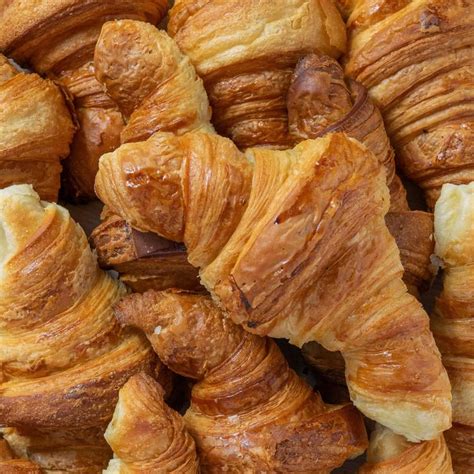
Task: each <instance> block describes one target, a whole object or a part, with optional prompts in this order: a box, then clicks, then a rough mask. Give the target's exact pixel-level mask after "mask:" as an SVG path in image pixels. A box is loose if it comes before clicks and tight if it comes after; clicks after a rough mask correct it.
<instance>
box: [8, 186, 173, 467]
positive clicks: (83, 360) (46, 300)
mask: <svg viewBox="0 0 474 474" xmlns="http://www.w3.org/2000/svg"><path fill="white" fill-rule="evenodd" d="M0 255H1V256H2V258H1V260H0V425H1V426H10V427H13V428H15V429H16V430H17V431H15V432H14V434H15V435H18V437H19V438H16V439H17V442H16V443H12V442H10V441H11V440H10V439H9V442H10V444H11V445H12V447H13V445H14V444H18V445H19V444H22V445H29V444H31V446H30V447H29V448H28V449H29V450H30V452H33V451H39V457H40V458H42V459H43V458H44V456H43V454H44V453H43V454H42V451H44V449H45V448H44V447H45V445H46V446H48V447H50V448H51V450H52V449H53V447H54V449H55V450H56V451H55V452H56V454H54V453H51V454H50V456H49V457H51V458H52V459H51V460H48V463H51V464H53V465H55V466H56V465H57V464H58V463H59V464H61V463H66V464H67V462H71V463H72V464H73V465H74V466H75V465H76V461H77V463H79V464H80V462H81V459H82V458H85V459H87V456H84V455H82V456H81V455H79V454H77V455H72V454H70V452H71V451H74V450H76V451H81V450H82V452H84V451H85V450H86V449H87V446H91V445H92V446H93V448H97V450H98V451H100V452H101V453H102V455H101V456H99V455H97V456H96V457H101V460H100V462H99V461H98V463H97V465H96V466H95V469H92V467H90V466H89V470H88V471H87V472H100V469H101V468H102V467H103V464H104V463H106V462H107V460H108V458H109V453H108V450H105V449H103V448H101V447H100V446H99V445H96V441H95V439H96V438H101V436H100V437H98V436H96V433H97V432H100V433H103V430H104V429H105V426H106V425H107V423H108V421H109V419H110V417H111V416H112V412H113V408H114V405H115V402H116V400H117V395H118V390H119V389H120V387H121V386H122V385H123V384H124V383H125V381H126V380H127V379H128V378H129V377H130V375H133V374H134V373H136V372H139V371H142V370H144V371H146V372H148V373H156V374H157V376H158V377H159V378H160V379H161V380H162V383H163V384H165V385H166V384H168V383H169V377H170V376H169V373H168V372H167V371H166V369H165V368H164V367H163V365H161V364H160V363H159V362H157V361H156V358H155V356H154V354H153V352H152V351H151V348H150V347H149V345H148V343H147V341H146V339H144V338H143V337H142V336H141V335H140V334H137V333H134V332H132V331H124V330H122V329H121V328H120V327H119V325H118V324H117V322H116V321H115V318H114V316H113V313H112V308H111V306H112V304H114V303H115V302H116V301H117V300H118V299H119V298H120V297H121V296H122V295H123V294H124V293H125V291H124V288H123V286H122V285H121V284H119V283H117V282H116V281H114V280H113V279H112V278H110V277H109V276H108V275H107V274H106V273H104V272H102V271H101V270H99V268H98V266H97V263H96V260H95V257H94V255H93V253H92V252H91V250H90V248H89V246H88V244H87V239H86V236H85V234H84V232H83V231H82V229H81V228H80V227H79V226H78V225H77V224H75V223H74V221H73V220H72V219H71V218H70V216H69V213H68V212H67V210H66V209H64V208H62V207H60V206H58V205H55V204H49V203H46V202H44V201H40V198H39V196H38V195H37V194H36V193H35V192H34V191H33V189H32V188H31V186H28V185H20V186H11V187H9V188H6V189H3V190H0ZM157 364H158V365H157ZM89 431H90V432H91V437H92V435H94V441H93V442H92V441H89V440H88V439H87V436H85V434H86V433H88V432H89ZM66 435H67V436H66ZM29 436H31V437H32V438H35V439H32V440H31V443H30V441H28V437H29ZM20 438H21V439H22V441H21V443H20V441H18V440H19V439H20ZM68 440H74V442H73V441H71V443H72V444H68V443H66V441H68ZM14 449H15V448H14ZM62 452H64V457H65V458H62V456H61V453H62ZM88 456H89V455H88ZM91 456H92V455H91ZM46 457H47V458H48V459H49V457H48V456H46ZM37 462H38V461H37ZM39 464H40V466H41V467H43V464H41V463H39Z"/></svg>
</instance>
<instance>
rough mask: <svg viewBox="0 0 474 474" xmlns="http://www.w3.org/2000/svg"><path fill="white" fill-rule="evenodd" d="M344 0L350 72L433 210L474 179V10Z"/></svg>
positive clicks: (462, 4) (427, 0)
mask: <svg viewBox="0 0 474 474" xmlns="http://www.w3.org/2000/svg"><path fill="white" fill-rule="evenodd" d="M338 1H339V3H340V6H341V9H342V10H343V12H345V14H346V16H347V27H348V32H349V49H348V54H347V63H346V73H347V74H348V75H349V76H351V77H353V78H354V79H356V80H357V81H359V82H361V83H362V84H363V85H364V86H366V87H367V88H368V89H369V91H370V94H371V96H372V98H373V99H374V100H375V102H376V104H377V105H378V106H379V107H380V109H381V111H382V114H383V116H384V119H385V125H386V127H387V132H388V134H389V136H390V138H391V140H392V143H393V145H394V146H395V148H396V151H397V155H398V158H399V165H400V167H401V168H402V169H403V171H404V173H405V174H406V175H407V176H408V177H409V178H411V179H412V180H414V181H415V182H416V183H417V184H418V185H419V186H421V188H423V190H424V191H425V196H426V199H427V202H428V204H429V205H430V206H433V205H434V203H435V201H436V199H437V197H438V196H439V193H440V190H441V186H442V185H443V184H444V183H456V184H462V183H469V182H471V181H474V167H473V163H474V161H473V160H474V158H473V156H474V148H473V146H474V101H473V97H474V47H473V46H474V35H473V33H472V21H473V17H474V4H473V3H472V2H471V1H464V0H455V1H453V2H445V1H444V0H416V1H400V2H375V3H374V2H373V1H369V0H338Z"/></svg>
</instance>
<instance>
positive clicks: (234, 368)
mask: <svg viewBox="0 0 474 474" xmlns="http://www.w3.org/2000/svg"><path fill="white" fill-rule="evenodd" d="M116 314H117V317H118V319H119V321H120V322H121V323H122V324H124V325H131V326H136V327H139V328H141V329H142V330H143V331H145V333H146V335H147V337H148V338H149V340H150V342H151V343H152V345H153V347H154V349H155V351H156V352H157V353H158V354H159V355H160V358H162V360H163V361H164V362H165V363H166V365H168V367H170V368H171V369H172V370H174V371H175V372H178V373H180V374H182V375H185V376H187V377H191V378H193V379H197V383H196V384H195V385H194V387H193V389H192V394H191V405H190V407H189V409H188V410H187V412H186V414H185V416H184V420H185V423H186V426H187V427H188V430H189V431H190V433H191V434H192V436H193V437H194V439H195V441H196V445H197V448H198V454H199V458H200V462H201V466H202V470H203V471H204V472H213V473H219V472H224V471H225V470H231V472H308V473H309V472H311V473H313V472H314V473H326V472H330V471H331V470H332V469H334V468H336V467H337V466H340V465H341V464H342V463H343V462H344V460H346V459H348V458H349V457H353V456H357V455H358V454H359V453H361V452H363V451H364V449H365V447H366V443H367V438H366V433H365V428H364V425H363V421H362V418H361V416H360V414H359V413H358V412H357V410H356V409H355V408H354V407H353V406H351V405H350V404H346V405H342V406H333V405H326V404H324V402H323V401H322V400H321V398H320V396H319V395H318V394H317V393H315V392H313V390H312V389H311V387H310V386H309V385H308V384H307V383H306V382H304V381H303V379H301V378H300V377H299V376H298V375H297V374H296V373H295V372H294V371H293V370H291V369H290V368H289V367H288V363H287V362H286V359H285V358H284V356H283V354H282V353H281V352H280V350H279V349H278V346H277V345H276V344H275V342H274V341H272V340H271V339H269V338H261V337H258V336H255V335H252V334H249V333H247V332H245V331H244V330H243V329H242V328H241V327H239V326H236V325H234V324H233V323H232V322H231V321H230V320H228V319H226V318H224V315H223V313H222V311H221V310H220V309H219V308H218V307H217V306H216V305H215V303H213V301H212V300H211V298H210V297H209V296H203V295H196V294H189V293H181V292H177V291H174V292H173V291H167V292H156V291H155V292H153V291H149V292H147V293H144V294H143V295H139V294H135V295H130V296H129V297H127V298H125V299H124V300H122V301H121V302H120V303H119V304H118V305H117V306H116Z"/></svg>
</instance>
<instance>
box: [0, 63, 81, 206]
mask: <svg viewBox="0 0 474 474" xmlns="http://www.w3.org/2000/svg"><path fill="white" fill-rule="evenodd" d="M0 104H1V107H0V164H1V168H0V188H5V187H7V186H10V185H11V184H21V183H28V184H32V185H33V186H34V188H35V189H36V190H37V192H38V193H39V195H40V196H41V198H42V199H46V200H49V201H55V200H56V199H57V197H58V191H59V183H60V178H59V177H60V173H61V163H60V161H61V160H62V159H63V158H65V157H66V156H67V155H68V154H69V144H70V143H71V141H72V137H73V134H74V125H73V123H72V120H71V116H70V114H69V110H68V108H67V106H66V102H65V99H64V97H63V96H62V94H61V91H60V90H59V88H58V87H56V86H55V85H54V84H53V83H52V82H51V81H48V80H44V79H41V78H40V77H39V76H38V75H36V74H26V73H24V72H20V71H18V70H17V69H16V68H15V67H14V66H13V65H12V64H11V63H10V62H9V61H8V60H7V58H6V57H5V56H3V55H1V54H0Z"/></svg>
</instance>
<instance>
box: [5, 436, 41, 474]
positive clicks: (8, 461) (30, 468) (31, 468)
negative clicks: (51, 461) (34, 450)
mask: <svg viewBox="0 0 474 474" xmlns="http://www.w3.org/2000/svg"><path fill="white" fill-rule="evenodd" d="M0 470H1V472H2V473H3V474H41V473H42V471H41V469H40V468H39V467H38V465H37V464H35V463H33V462H31V461H28V460H25V459H16V458H15V455H14V453H13V452H12V450H11V449H10V446H8V443H7V442H6V441H5V440H4V439H0Z"/></svg>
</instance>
